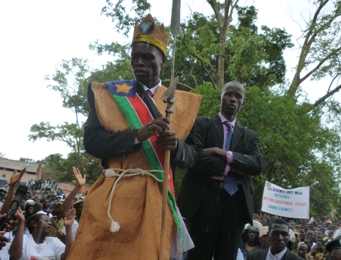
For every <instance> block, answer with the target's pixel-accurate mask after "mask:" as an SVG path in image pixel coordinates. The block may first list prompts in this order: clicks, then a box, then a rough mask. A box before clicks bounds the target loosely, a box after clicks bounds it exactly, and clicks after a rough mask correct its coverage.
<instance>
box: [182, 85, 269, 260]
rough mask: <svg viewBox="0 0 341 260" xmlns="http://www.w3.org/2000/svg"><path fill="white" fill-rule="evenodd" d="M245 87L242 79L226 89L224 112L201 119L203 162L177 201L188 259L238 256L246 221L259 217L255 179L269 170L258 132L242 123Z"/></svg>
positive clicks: (187, 176)
mask: <svg viewBox="0 0 341 260" xmlns="http://www.w3.org/2000/svg"><path fill="white" fill-rule="evenodd" d="M244 96H245V89H244V87H243V85H242V84H241V83H239V82H237V81H231V82H229V83H227V84H226V85H225V86H224V88H223V89H222V93H221V96H220V97H219V101H220V104H221V106H220V113H218V114H217V115H216V116H214V117H212V118H208V117H198V118H197V120H196V123H195V125H196V137H195V140H189V138H188V140H187V141H188V143H189V144H193V145H195V146H196V147H197V149H198V153H197V155H198V162H197V163H196V164H195V165H194V166H193V167H191V168H190V169H188V170H187V172H186V173H185V175H184V177H183V179H182V182H181V188H180V192H179V195H178V198H177V202H178V205H179V208H180V212H181V214H182V216H183V217H184V218H185V219H186V221H187V225H188V228H189V232H190V235H191V237H192V239H193V242H194V245H195V247H194V249H192V250H189V251H188V258H187V260H211V259H212V257H214V259H215V260H216V259H217V260H218V259H236V256H237V251H238V246H239V243H240V239H241V236H242V232H243V229H244V225H245V224H246V223H252V221H253V191H252V189H253V188H252V186H253V179H252V178H253V177H254V176H256V175H259V174H260V173H261V172H262V171H263V169H264V165H265V162H264V159H263V157H262V155H261V152H260V149H259V145H258V142H259V140H258V137H257V134H256V133H255V132H253V131H251V130H249V129H247V128H245V127H243V126H241V125H239V124H238V123H237V122H236V118H237V114H238V112H239V110H240V109H241V108H242V107H243V105H244Z"/></svg>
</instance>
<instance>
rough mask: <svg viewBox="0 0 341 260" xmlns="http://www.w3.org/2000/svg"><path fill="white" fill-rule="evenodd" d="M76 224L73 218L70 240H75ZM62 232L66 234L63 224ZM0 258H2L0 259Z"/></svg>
mask: <svg viewBox="0 0 341 260" xmlns="http://www.w3.org/2000/svg"><path fill="white" fill-rule="evenodd" d="M78 226H79V224H78V222H77V220H74V221H73V222H72V225H71V230H72V231H71V232H72V241H75V237H76V234H77V230H78ZM62 232H63V234H64V235H66V229H65V226H63V227H62ZM0 260H2V259H0Z"/></svg>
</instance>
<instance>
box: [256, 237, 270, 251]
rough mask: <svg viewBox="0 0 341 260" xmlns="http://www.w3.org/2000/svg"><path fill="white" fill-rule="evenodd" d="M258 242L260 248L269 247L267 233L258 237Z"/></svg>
mask: <svg viewBox="0 0 341 260" xmlns="http://www.w3.org/2000/svg"><path fill="white" fill-rule="evenodd" d="M259 243H260V246H261V248H269V246H270V239H269V236H268V235H263V236H262V237H260V238H259Z"/></svg>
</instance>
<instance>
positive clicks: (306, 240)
mask: <svg viewBox="0 0 341 260" xmlns="http://www.w3.org/2000/svg"><path fill="white" fill-rule="evenodd" d="M304 243H305V244H307V245H308V251H309V252H310V249H311V245H312V243H313V242H312V240H311V239H309V238H306V239H304Z"/></svg>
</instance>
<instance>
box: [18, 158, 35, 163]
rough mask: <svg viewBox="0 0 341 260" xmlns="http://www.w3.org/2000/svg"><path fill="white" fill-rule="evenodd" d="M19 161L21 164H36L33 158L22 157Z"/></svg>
mask: <svg viewBox="0 0 341 260" xmlns="http://www.w3.org/2000/svg"><path fill="white" fill-rule="evenodd" d="M19 161H20V162H28V163H29V162H32V163H34V162H35V161H34V160H33V159H31V158H23V157H20V158H19Z"/></svg>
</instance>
